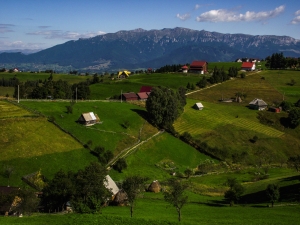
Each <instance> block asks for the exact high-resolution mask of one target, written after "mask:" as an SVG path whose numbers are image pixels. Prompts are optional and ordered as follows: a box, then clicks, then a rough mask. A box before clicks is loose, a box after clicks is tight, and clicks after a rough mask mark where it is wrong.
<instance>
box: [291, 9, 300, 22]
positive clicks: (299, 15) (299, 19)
mask: <svg viewBox="0 0 300 225" xmlns="http://www.w3.org/2000/svg"><path fill="white" fill-rule="evenodd" d="M299 23H300V10H298V11H296V12H295V17H294V19H293V20H292V21H291V24H299Z"/></svg>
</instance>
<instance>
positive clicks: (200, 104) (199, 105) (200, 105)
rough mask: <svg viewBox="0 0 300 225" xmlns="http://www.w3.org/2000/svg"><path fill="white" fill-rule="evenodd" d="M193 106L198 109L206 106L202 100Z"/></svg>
mask: <svg viewBox="0 0 300 225" xmlns="http://www.w3.org/2000/svg"><path fill="white" fill-rule="evenodd" d="M193 108H194V109H197V110H202V109H203V108H204V106H203V105H202V103H201V102H197V103H195V104H194V105H193Z"/></svg>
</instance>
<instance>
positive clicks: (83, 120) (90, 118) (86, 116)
mask: <svg viewBox="0 0 300 225" xmlns="http://www.w3.org/2000/svg"><path fill="white" fill-rule="evenodd" d="M99 121H100V118H99V117H98V115H97V114H95V113H93V112H87V113H82V114H81V116H80V117H79V118H78V120H77V122H78V123H80V124H83V125H85V126H92V125H94V124H96V123H97V122H99Z"/></svg>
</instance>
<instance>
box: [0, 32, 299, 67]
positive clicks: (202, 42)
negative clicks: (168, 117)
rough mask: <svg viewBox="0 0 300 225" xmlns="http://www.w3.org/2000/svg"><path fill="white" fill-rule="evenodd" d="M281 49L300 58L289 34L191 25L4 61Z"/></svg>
mask: <svg viewBox="0 0 300 225" xmlns="http://www.w3.org/2000/svg"><path fill="white" fill-rule="evenodd" d="M275 52H283V54H284V55H285V56H290V57H300V40H297V39H294V38H292V37H288V36H275V35H248V34H222V33H218V32H209V31H205V30H192V29H188V28H180V27H176V28H173V29H171V28H164V29H161V30H143V29H141V28H138V29H135V30H129V31H123V30H122V31H118V32H116V33H107V34H104V35H99V36H96V37H93V38H87V39H79V40H76V41H68V42H66V43H64V44H60V45H56V46H54V47H51V48H48V49H45V50H42V51H39V52H36V53H33V54H29V55H23V54H20V53H2V54H0V64H5V63H14V64H17V65H21V64H24V63H26V64H33V63H34V64H35V65H37V64H43V65H47V64H49V65H50V64H51V65H57V66H61V67H69V68H76V69H82V70H92V71H105V70H106V71H107V70H109V71H111V70H118V69H125V68H126V69H129V70H134V69H139V68H148V67H151V68H159V67H161V66H164V65H166V64H184V63H190V62H191V61H193V60H205V61H208V62H216V61H234V60H235V59H236V58H242V57H249V58H260V59H263V58H265V57H266V56H268V55H271V54H273V53H275Z"/></svg>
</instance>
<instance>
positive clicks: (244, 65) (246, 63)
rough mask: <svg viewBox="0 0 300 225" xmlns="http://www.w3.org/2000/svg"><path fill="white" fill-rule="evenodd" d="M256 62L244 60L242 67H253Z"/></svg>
mask: <svg viewBox="0 0 300 225" xmlns="http://www.w3.org/2000/svg"><path fill="white" fill-rule="evenodd" d="M253 64H254V63H252V62H243V63H242V68H252V66H253Z"/></svg>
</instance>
